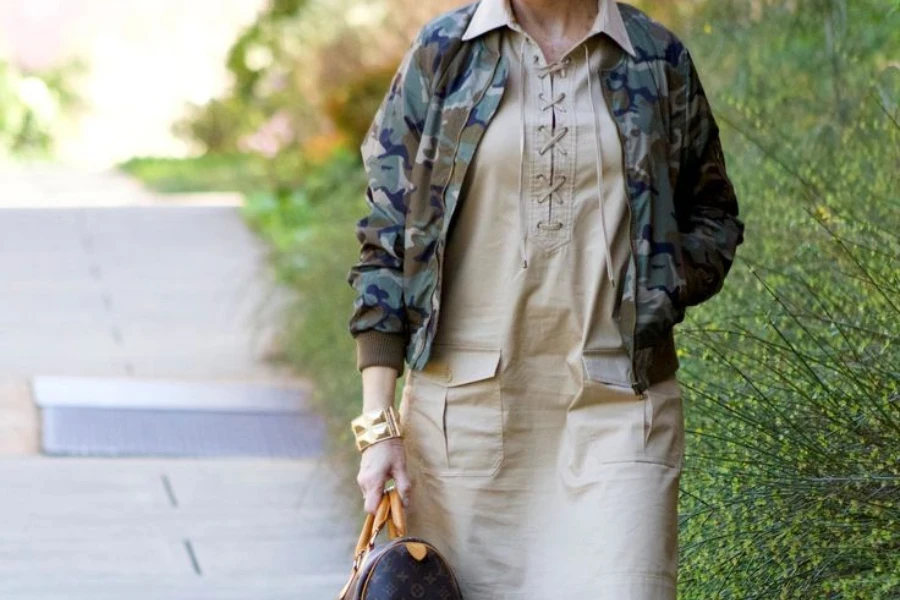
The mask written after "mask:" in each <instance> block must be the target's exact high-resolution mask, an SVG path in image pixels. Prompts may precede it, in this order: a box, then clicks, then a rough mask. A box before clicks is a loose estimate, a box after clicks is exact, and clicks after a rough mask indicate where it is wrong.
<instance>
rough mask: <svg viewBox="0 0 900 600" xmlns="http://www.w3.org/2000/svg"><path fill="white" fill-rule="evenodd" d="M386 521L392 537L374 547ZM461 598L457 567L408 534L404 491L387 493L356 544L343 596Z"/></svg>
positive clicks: (350, 599) (353, 599)
mask: <svg viewBox="0 0 900 600" xmlns="http://www.w3.org/2000/svg"><path fill="white" fill-rule="evenodd" d="M385 525H387V528H388V538H389V540H390V541H388V542H387V543H385V544H381V545H378V546H376V545H375V538H377V537H378V534H379V533H380V532H381V530H382V529H383V528H384V526H385ZM408 598H416V599H420V600H432V599H434V600H462V595H461V594H460V593H459V585H457V583H456V576H455V575H454V574H453V570H452V569H451V568H450V566H449V565H448V564H447V561H446V560H444V557H443V556H441V554H440V553H439V552H438V551H437V550H436V549H435V548H434V546H432V545H431V544H429V543H428V542H426V541H425V540H423V539H419V538H415V537H408V536H407V535H406V518H405V516H404V514H403V505H402V503H401V501H400V494H399V493H397V491H396V490H394V489H391V490H388V491H385V493H384V496H383V497H382V499H381V504H380V505H379V506H378V510H377V511H376V513H375V515H371V514H370V515H368V516H367V517H366V522H365V524H364V525H363V529H362V533H360V536H359V541H358V542H357V543H356V555H355V556H354V558H353V569H352V570H351V572H350V580H349V581H347V584H346V585H344V589H342V590H341V592H340V595H339V596H338V600H406V599H408Z"/></svg>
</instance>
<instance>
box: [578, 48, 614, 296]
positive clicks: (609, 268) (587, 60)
mask: <svg viewBox="0 0 900 600" xmlns="http://www.w3.org/2000/svg"><path fill="white" fill-rule="evenodd" d="M582 47H583V48H584V64H585V67H586V68H587V70H588V77H587V80H588V96H590V98H591V116H592V117H593V123H594V157H595V159H596V169H597V197H598V199H599V203H600V227H601V228H602V229H603V247H604V249H605V250H606V274H607V275H608V276H609V282H610V283H611V284H612V286H613V287H614V288H615V286H616V278H615V276H614V275H613V261H612V251H611V250H610V247H609V233H608V230H607V229H606V215H605V212H606V211H604V210H603V159H602V157H601V154H600V151H601V147H602V143H601V138H600V120H599V118H598V116H597V106H596V102H594V84H593V83H592V82H593V80H594V73H593V71H591V55H590V52H588V47H587V44H584V45H583V46H582Z"/></svg>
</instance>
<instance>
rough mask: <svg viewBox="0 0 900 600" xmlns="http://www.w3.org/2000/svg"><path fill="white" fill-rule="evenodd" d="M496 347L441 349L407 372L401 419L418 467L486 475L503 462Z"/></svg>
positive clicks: (437, 472)
mask: <svg viewBox="0 0 900 600" xmlns="http://www.w3.org/2000/svg"><path fill="white" fill-rule="evenodd" d="M499 364H500V351H499V350H471V349H462V348H451V347H441V348H440V349H439V350H436V351H435V353H434V355H433V356H432V358H431V359H430V360H429V362H428V364H427V365H425V368H424V369H422V370H421V371H411V372H410V374H409V377H410V391H409V398H408V403H409V406H408V407H407V410H406V412H407V420H408V428H409V430H410V431H409V436H410V446H411V448H410V451H412V452H416V453H417V455H418V459H419V462H420V467H421V469H422V470H423V471H426V472H429V473H432V474H434V475H440V476H449V477H456V476H469V477H486V476H491V475H493V474H494V473H496V472H497V469H498V468H499V467H500V463H501V462H502V460H503V406H502V402H501V397H500V382H499V379H498V377H497V368H498V366H499Z"/></svg>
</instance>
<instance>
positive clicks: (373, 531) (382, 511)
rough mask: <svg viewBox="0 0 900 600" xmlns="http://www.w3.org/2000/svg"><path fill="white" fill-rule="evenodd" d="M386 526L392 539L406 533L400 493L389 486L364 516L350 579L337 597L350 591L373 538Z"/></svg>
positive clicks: (373, 541) (372, 544)
mask: <svg viewBox="0 0 900 600" xmlns="http://www.w3.org/2000/svg"><path fill="white" fill-rule="evenodd" d="M385 524H387V526H388V537H389V538H390V539H392V540H394V539H397V538H398V537H404V536H405V535H406V515H405V514H404V512H403V502H402V501H401V500H400V494H399V493H398V492H397V490H395V489H393V488H391V489H389V490H385V491H384V495H383V496H382V497H381V503H380V504H379V505H378V509H377V510H376V511H375V514H374V515H373V514H369V515H367V516H366V521H365V523H363V528H362V531H361V532H360V534H359V540H358V541H357V542H356V552H354V555H353V570H352V571H351V572H350V580H349V581H347V583H346V584H345V585H344V588H343V589H342V590H341V592H340V595H339V596H338V598H341V599H343V598H345V597H346V596H347V593H348V592H349V591H350V585H351V584H352V583H353V578H354V577H355V576H356V573H357V571H359V568H360V567H361V566H362V564H363V562H364V561H365V557H366V555H367V554H368V553H369V551H371V550H372V548H373V547H374V546H375V538H376V537H378V534H379V533H380V532H381V530H382V529H383V528H384V526H385Z"/></svg>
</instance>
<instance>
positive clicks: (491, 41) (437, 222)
mask: <svg viewBox="0 0 900 600" xmlns="http://www.w3.org/2000/svg"><path fill="white" fill-rule="evenodd" d="M476 8H477V4H472V5H469V6H466V7H463V8H461V9H458V10H456V11H453V12H451V13H449V14H446V15H444V16H442V17H439V18H438V19H436V20H434V21H432V22H431V23H429V24H428V25H426V26H425V27H424V28H423V29H422V31H421V33H420V34H419V36H418V38H417V39H416V41H415V42H414V44H413V45H412V47H411V48H410V50H409V51H408V52H407V54H406V56H405V57H404V60H403V62H402V64H401V66H400V69H399V70H398V72H397V75H396V76H395V78H394V80H393V82H392V84H391V88H390V90H389V92H388V94H387V96H386V97H385V99H384V102H383V103H382V105H381V107H380V109H379V111H378V113H377V115H376V117H375V120H374V122H373V123H372V127H371V129H370V130H369V135H368V137H367V139H366V141H365V142H364V144H363V147H362V153H363V158H364V161H365V166H366V170H367V173H368V176H369V186H368V190H367V200H368V204H369V207H370V214H368V215H367V216H366V217H365V218H363V219H362V220H361V221H360V222H359V225H358V228H357V238H358V239H359V241H360V243H361V253H360V260H359V262H358V263H357V264H356V265H354V266H353V268H352V269H351V271H350V275H349V282H350V284H351V285H353V286H354V288H355V289H356V290H357V299H356V302H355V305H354V313H353V316H352V317H351V320H350V331H351V333H352V334H353V335H358V334H360V333H363V332H366V331H371V330H374V331H379V332H382V333H385V334H396V335H402V336H404V338H405V339H406V360H407V362H408V364H409V365H410V367H411V368H413V369H421V368H423V367H424V366H425V364H426V362H427V361H428V358H429V354H430V350H431V342H432V340H433V339H434V334H435V329H436V326H437V323H438V313H439V310H440V295H441V275H442V269H441V267H442V259H443V251H444V243H445V240H446V233H447V229H448V227H449V224H450V220H451V218H452V215H453V211H454V209H455V208H456V205H457V202H458V201H459V199H460V194H461V193H462V187H463V180H464V178H465V174H466V169H467V167H468V165H469V164H470V163H471V161H472V158H473V156H474V154H475V149H476V147H477V145H478V143H479V141H480V140H481V137H482V134H483V133H484V131H485V129H486V128H487V126H488V124H489V123H490V120H491V118H492V117H493V115H494V113H495V111H496V109H497V107H498V105H499V103H500V100H501V98H502V95H503V90H504V88H505V84H506V77H507V73H508V65H507V64H506V63H505V61H503V60H501V57H500V54H499V52H498V48H497V45H496V43H495V42H496V37H495V36H491V35H490V34H488V35H484V36H480V37H477V38H475V39H473V40H471V41H467V42H463V41H462V40H461V38H462V36H463V33H464V32H465V30H466V27H467V26H468V23H469V21H470V20H471V18H472V15H473V14H474V12H475V10H476ZM619 8H620V11H621V14H622V18H623V20H624V23H625V26H626V29H627V31H628V34H629V37H630V38H631V41H632V44H633V45H634V48H635V51H636V54H637V55H636V56H635V57H632V56H630V55H628V54H627V53H625V52H622V54H621V57H620V58H619V60H618V61H617V62H616V63H615V64H613V65H609V66H606V67H604V70H603V71H601V72H599V73H598V78H599V80H600V82H601V87H602V89H603V92H604V95H605V97H606V100H607V103H608V105H609V107H610V110H611V112H612V115H613V118H614V120H615V122H616V124H617V126H618V129H619V134H620V138H621V141H622V149H623V163H624V164H623V166H624V169H625V173H626V187H627V189H626V191H627V197H628V201H629V207H630V215H631V245H632V253H631V259H630V261H629V264H628V267H627V270H626V273H625V274H624V280H623V284H622V285H621V286H620V288H621V289H620V290H619V294H620V299H621V302H620V303H619V307H618V309H617V310H616V312H615V315H614V318H615V319H616V322H617V325H618V327H619V329H620V331H621V333H622V339H623V342H624V344H625V347H626V349H627V351H628V353H629V356H630V357H631V360H632V371H633V373H632V378H633V386H634V388H635V390H636V391H637V392H641V391H643V390H644V389H646V388H647V387H648V386H649V384H650V382H651V381H652V380H653V379H654V374H653V373H652V372H650V371H652V369H653V368H654V364H655V363H660V362H663V361H660V360H659V358H658V357H657V356H656V355H657V354H658V353H659V352H660V348H666V351H667V352H669V353H671V354H672V355H673V358H671V359H669V362H671V361H672V360H675V359H674V350H673V347H672V338H671V336H672V327H673V326H674V325H675V324H677V323H679V322H681V321H682V320H683V318H684V310H685V308H687V307H688V306H692V305H695V304H699V303H701V302H703V301H705V300H706V299H708V298H710V297H711V296H713V295H714V294H715V293H716V292H718V291H719V289H721V287H722V283H723V281H724V279H725V276H726V274H727V273H728V270H729V268H730V267H731V263H732V261H733V260H734V253H735V250H736V248H737V246H738V245H739V244H740V243H741V242H742V240H743V228H744V227H743V223H742V222H741V221H740V219H738V205H737V200H736V198H735V194H734V190H733V188H732V186H731V183H730V182H729V180H728V176H727V174H726V171H725V162H724V158H723V156H722V149H721V145H720V143H719V136H718V128H717V126H716V123H715V120H714V119H713V115H712V113H711V111H710V107H709V103H708V102H707V99H706V96H705V94H704V93H703V88H702V86H701V85H700V81H699V79H698V77H697V73H696V70H695V68H694V66H693V63H692V61H691V58H690V55H689V53H688V51H687V49H686V48H685V47H684V45H683V44H682V43H681V42H680V41H679V40H678V39H677V38H676V37H675V36H674V35H673V34H672V33H670V32H669V31H668V30H666V29H665V28H664V27H663V26H661V25H660V24H658V23H656V22H654V21H653V20H651V19H650V18H649V17H648V16H646V15H645V14H643V13H642V12H640V11H639V10H637V9H635V8H633V7H631V6H629V5H626V4H619ZM510 151H511V152H517V151H518V150H517V148H516V147H515V144H511V145H510Z"/></svg>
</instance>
